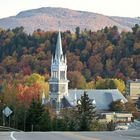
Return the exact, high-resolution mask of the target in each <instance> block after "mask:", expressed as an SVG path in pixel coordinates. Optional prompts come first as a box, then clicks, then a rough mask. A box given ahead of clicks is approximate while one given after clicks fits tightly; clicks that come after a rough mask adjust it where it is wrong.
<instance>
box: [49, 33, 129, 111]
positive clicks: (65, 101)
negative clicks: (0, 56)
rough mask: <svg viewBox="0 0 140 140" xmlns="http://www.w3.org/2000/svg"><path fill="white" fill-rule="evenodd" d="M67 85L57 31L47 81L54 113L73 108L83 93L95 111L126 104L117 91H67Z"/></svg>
mask: <svg viewBox="0 0 140 140" xmlns="http://www.w3.org/2000/svg"><path fill="white" fill-rule="evenodd" d="M68 83H69V80H68V79H67V58H66V55H64V54H63V50H62V41H61V32H60V30H59V32H58V37H57V44H56V49H55V55H54V56H52V62H51V78H50V79H49V86H50V91H49V101H50V104H51V105H52V107H53V108H55V110H56V112H58V113H59V112H60V109H61V108H71V107H75V106H76V105H77V100H78V99H80V98H81V96H82V95H83V93H84V91H86V92H87V94H88V97H89V98H90V99H92V100H93V104H95V106H96V108H97V110H108V109H109V105H110V103H111V102H112V101H117V100H121V101H122V102H123V103H126V102H127V99H126V98H125V97H124V96H123V95H122V94H121V93H120V91H119V90H118V89H102V90H100V89H85V90H83V89H68Z"/></svg>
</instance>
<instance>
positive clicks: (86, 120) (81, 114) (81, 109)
mask: <svg viewBox="0 0 140 140" xmlns="http://www.w3.org/2000/svg"><path fill="white" fill-rule="evenodd" d="M76 108H77V111H78V114H77V115H78V124H79V130H80V131H88V130H90V124H91V122H92V121H93V119H94V117H95V113H96V111H95V106H94V105H93V103H92V100H91V99H89V97H88V95H87V93H86V92H84V94H83V95H82V96H81V99H79V100H78V101H77V106H76Z"/></svg>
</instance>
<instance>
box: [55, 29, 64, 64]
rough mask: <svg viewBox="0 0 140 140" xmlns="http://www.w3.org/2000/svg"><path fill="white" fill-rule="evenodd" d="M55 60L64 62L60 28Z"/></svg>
mask: <svg viewBox="0 0 140 140" xmlns="http://www.w3.org/2000/svg"><path fill="white" fill-rule="evenodd" d="M54 60H55V61H56V62H62V61H64V56H63V50H62V41H61V33H60V29H59V32H58V37H57V44H56V50H55V57H54Z"/></svg>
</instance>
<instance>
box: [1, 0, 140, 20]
mask: <svg viewBox="0 0 140 140" xmlns="http://www.w3.org/2000/svg"><path fill="white" fill-rule="evenodd" d="M41 7H63V8H69V9H73V10H81V11H89V12H95V13H100V14H104V15H109V16H122V17H140V0H0V18H3V17H9V16H14V15H16V14H18V13H19V12H21V11H24V10H29V9H36V8H41Z"/></svg>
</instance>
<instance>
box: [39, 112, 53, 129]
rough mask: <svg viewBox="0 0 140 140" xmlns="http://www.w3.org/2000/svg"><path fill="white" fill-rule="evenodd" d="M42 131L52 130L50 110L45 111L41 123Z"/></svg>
mask: <svg viewBox="0 0 140 140" xmlns="http://www.w3.org/2000/svg"><path fill="white" fill-rule="evenodd" d="M39 128H40V131H51V130H52V120H51V116H50V113H49V110H48V109H47V110H45V111H44V112H43V113H42V115H41V118H40V121H39Z"/></svg>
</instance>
